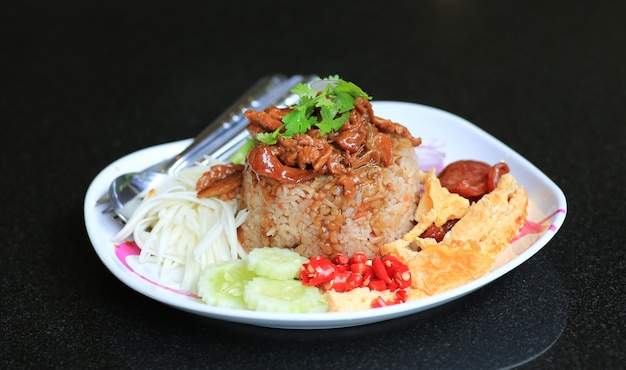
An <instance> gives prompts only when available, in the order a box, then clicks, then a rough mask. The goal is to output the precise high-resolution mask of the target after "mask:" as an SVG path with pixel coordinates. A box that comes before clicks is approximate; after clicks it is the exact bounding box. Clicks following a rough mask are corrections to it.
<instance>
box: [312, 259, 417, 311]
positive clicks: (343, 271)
mask: <svg viewBox="0 0 626 370" xmlns="http://www.w3.org/2000/svg"><path fill="white" fill-rule="evenodd" d="M300 278H301V279H302V284H304V285H308V286H316V287H318V288H320V289H322V290H324V291H328V290H333V291H336V292H347V291H350V290H353V289H356V288H361V287H367V288H369V289H370V290H372V291H385V290H389V291H391V292H396V297H395V298H394V299H391V300H387V301H385V300H382V301H381V302H382V303H381V302H378V303H376V304H384V305H385V306H387V305H390V304H396V303H401V302H406V299H407V293H406V291H404V290H403V289H404V288H407V287H408V286H410V285H411V271H410V269H409V267H408V266H406V265H405V264H403V263H402V262H401V261H400V260H399V259H398V258H396V257H395V256H392V255H387V256H384V257H383V258H378V257H374V258H372V259H371V260H370V259H369V258H368V257H367V255H366V254H365V253H361V252H357V253H355V254H354V255H353V256H352V257H350V258H348V256H346V255H343V254H338V255H337V256H335V257H334V258H333V260H332V261H331V260H329V259H327V258H326V257H322V256H315V257H313V258H311V259H309V261H307V262H306V263H304V264H303V265H302V268H301V269H300ZM372 304H374V302H373V303H372ZM380 307H382V306H380Z"/></svg>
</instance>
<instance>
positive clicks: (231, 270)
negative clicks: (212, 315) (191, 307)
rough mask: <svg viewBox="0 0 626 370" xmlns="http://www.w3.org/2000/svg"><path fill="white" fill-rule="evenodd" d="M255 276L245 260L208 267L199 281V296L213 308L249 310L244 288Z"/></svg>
mask: <svg viewBox="0 0 626 370" xmlns="http://www.w3.org/2000/svg"><path fill="white" fill-rule="evenodd" d="M255 276H256V275H255V274H254V272H252V271H250V270H248V269H247V267H246V263H245V262H244V261H243V260H232V261H228V262H221V263H217V264H213V265H208V266H207V267H205V268H204V270H203V271H202V274H201V275H200V279H199V280H198V295H199V296H200V297H201V298H202V300H203V301H204V302H206V303H207V304H209V305H212V306H219V307H226V308H240V309H247V308H248V305H247V304H246V302H245V301H244V300H243V291H244V286H245V285H246V283H248V282H249V281H251V280H252V279H253V278H254V277H255Z"/></svg>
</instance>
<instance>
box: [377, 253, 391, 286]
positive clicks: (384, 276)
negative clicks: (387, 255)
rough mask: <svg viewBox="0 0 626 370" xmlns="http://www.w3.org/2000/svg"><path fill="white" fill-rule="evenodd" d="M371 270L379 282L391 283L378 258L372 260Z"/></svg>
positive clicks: (383, 265)
mask: <svg viewBox="0 0 626 370" xmlns="http://www.w3.org/2000/svg"><path fill="white" fill-rule="evenodd" d="M372 268H373V269H374V275H375V276H376V277H377V278H379V279H380V280H382V281H384V282H385V284H389V283H391V278H390V277H389V274H388V273H387V269H386V268H385V264H384V263H383V261H381V259H380V258H378V257H374V258H372Z"/></svg>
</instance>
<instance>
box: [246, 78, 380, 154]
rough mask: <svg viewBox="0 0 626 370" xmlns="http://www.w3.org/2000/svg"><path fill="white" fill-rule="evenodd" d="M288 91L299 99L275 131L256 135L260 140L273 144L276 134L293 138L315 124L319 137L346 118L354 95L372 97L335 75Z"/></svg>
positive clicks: (335, 127) (352, 107)
mask: <svg viewBox="0 0 626 370" xmlns="http://www.w3.org/2000/svg"><path fill="white" fill-rule="evenodd" d="M291 92H293V93H294V94H297V95H298V96H299V97H300V102H299V103H298V104H297V105H294V106H292V107H291V108H292V109H293V111H292V112H290V113H288V114H287V115H285V116H284V117H283V120H282V122H283V125H282V126H281V127H279V128H278V129H277V130H276V131H274V132H268V133H262V134H259V135H258V136H257V139H258V140H259V141H261V142H262V143H265V144H268V145H273V144H276V142H277V138H278V136H279V135H280V136H282V137H293V135H295V134H303V133H305V132H307V131H308V130H310V129H311V128H313V127H317V128H318V129H319V130H320V134H321V135H322V136H323V135H326V134H327V133H329V132H331V131H336V130H339V129H340V128H341V126H343V124H344V123H346V121H347V120H348V118H349V117H350V111H351V110H352V109H354V99H355V98H357V97H361V98H365V99H368V100H371V99H372V97H371V96H369V95H367V94H366V93H365V92H364V91H363V90H361V88H360V87H358V86H357V85H355V84H353V83H352V82H348V81H344V80H342V79H341V78H339V76H338V75H334V76H328V77H326V78H325V79H321V80H317V81H315V82H313V83H312V84H311V85H307V84H303V83H299V84H297V85H296V86H294V88H293V89H291ZM316 108H319V113H320V117H321V120H320V121H319V122H318V117H317V116H316V115H314V114H313V113H314V112H315V109H316ZM283 129H284V131H283ZM281 131H283V132H281Z"/></svg>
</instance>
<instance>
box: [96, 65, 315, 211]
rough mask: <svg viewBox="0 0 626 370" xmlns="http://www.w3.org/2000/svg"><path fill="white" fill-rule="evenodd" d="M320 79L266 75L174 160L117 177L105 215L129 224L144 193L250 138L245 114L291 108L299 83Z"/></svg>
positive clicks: (223, 156)
mask: <svg viewBox="0 0 626 370" xmlns="http://www.w3.org/2000/svg"><path fill="white" fill-rule="evenodd" d="M315 78H317V76H302V75H295V76H292V77H290V78H286V77H284V76H282V75H273V76H266V77H263V78H261V79H260V80H259V81H258V82H257V83H256V84H255V85H253V86H252V87H251V88H250V89H248V91H246V92H245V93H244V94H243V95H242V96H241V97H240V98H239V99H238V100H237V101H236V102H235V103H234V104H232V105H231V106H230V107H229V108H228V109H226V111H224V112H223V113H222V114H221V115H220V116H219V117H218V118H217V119H216V120H214V121H213V122H212V123H211V124H209V125H208V126H207V127H206V128H205V129H204V130H203V131H202V132H201V133H200V134H198V135H197V136H196V137H195V138H194V140H193V142H192V143H191V144H190V145H189V146H188V147H187V148H186V149H185V150H183V151H182V152H180V153H179V154H178V155H176V156H175V157H174V158H171V159H168V160H165V161H162V162H159V163H157V164H155V165H153V166H150V167H148V168H146V169H144V170H143V171H141V172H130V173H126V174H123V175H121V176H118V177H117V178H115V179H114V180H113V181H112V182H111V185H110V186H109V190H108V192H107V193H106V194H105V195H103V196H102V197H101V198H100V199H99V200H98V203H102V202H106V201H107V200H109V201H110V202H111V206H110V207H108V208H107V209H105V211H104V212H109V211H114V212H115V214H116V215H117V216H118V217H119V219H120V220H122V221H123V222H127V221H128V220H129V219H130V217H131V216H132V214H133V213H134V212H135V210H136V209H137V207H138V206H139V204H140V203H141V200H142V193H143V192H144V191H145V190H147V189H152V188H154V186H155V185H157V184H158V183H159V182H161V181H162V180H163V179H165V178H166V177H167V176H168V175H171V174H173V173H176V172H178V171H180V170H182V169H184V168H187V167H190V166H192V165H193V164H195V163H197V162H198V161H199V160H201V159H202V158H203V157H204V156H205V155H212V156H213V157H214V158H216V159H221V160H225V159H227V158H228V157H229V156H230V155H231V154H232V153H234V152H235V151H236V150H237V149H239V147H241V145H243V143H245V142H246V141H247V140H248V139H249V137H250V136H249V135H248V133H247V131H246V130H245V128H246V126H247V125H248V121H247V120H246V118H245V117H244V115H243V112H245V111H246V110H248V109H255V110H262V109H264V108H266V107H268V106H271V105H279V104H280V103H281V102H282V103H284V104H286V105H290V103H291V100H293V94H290V90H291V89H292V88H293V87H294V86H295V85H296V84H298V83H301V82H302V83H308V82H311V81H313V80H314V79H315Z"/></svg>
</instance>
